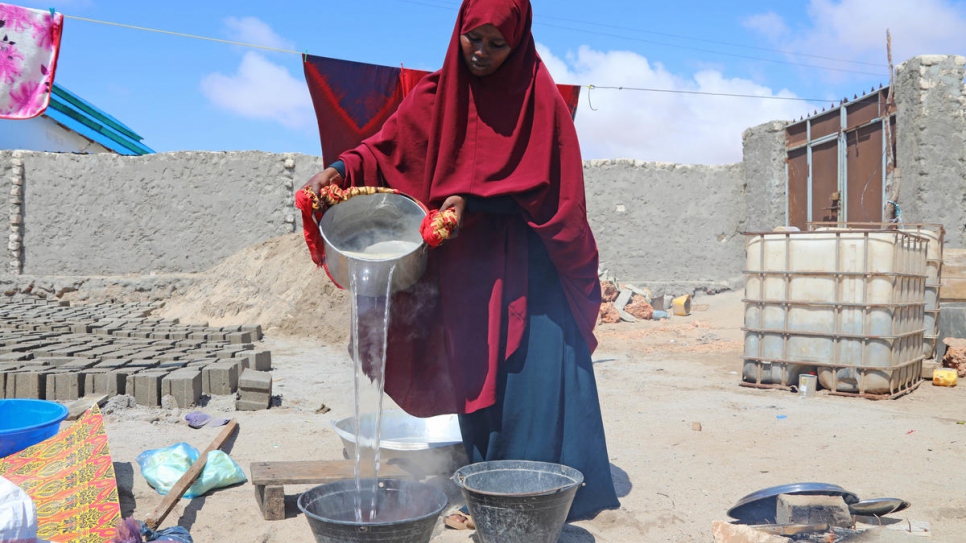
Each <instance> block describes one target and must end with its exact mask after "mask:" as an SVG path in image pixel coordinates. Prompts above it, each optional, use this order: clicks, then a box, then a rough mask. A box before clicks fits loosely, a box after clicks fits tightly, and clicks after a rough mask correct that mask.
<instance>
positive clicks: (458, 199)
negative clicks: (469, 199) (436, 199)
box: [439, 194, 466, 230]
mask: <svg viewBox="0 0 966 543" xmlns="http://www.w3.org/2000/svg"><path fill="white" fill-rule="evenodd" d="M447 209H452V210H453V212H455V213H456V225H457V226H456V228H457V230H458V229H459V228H460V227H462V226H463V211H464V210H465V209H466V198H464V197H462V196H460V195H458V194H454V195H453V196H450V197H449V198H447V199H445V200H443V205H442V206H440V208H439V210H440V211H446V210H447Z"/></svg>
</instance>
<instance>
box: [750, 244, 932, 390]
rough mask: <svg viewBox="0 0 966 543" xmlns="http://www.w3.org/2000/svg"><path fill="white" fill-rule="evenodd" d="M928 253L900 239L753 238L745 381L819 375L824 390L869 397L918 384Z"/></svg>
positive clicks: (793, 380) (785, 381)
mask: <svg viewBox="0 0 966 543" xmlns="http://www.w3.org/2000/svg"><path fill="white" fill-rule="evenodd" d="M927 246H928V240H927V239H926V238H924V237H922V236H919V235H915V234H912V233H909V232H903V231H900V230H857V229H849V228H841V229H840V228H828V229H818V230H816V231H809V232H767V233H759V234H747V236H746V246H745V248H746V258H747V261H746V265H745V326H744V331H745V349H744V361H745V362H744V368H743V372H742V378H743V380H744V381H745V382H748V383H755V384H759V385H761V384H764V385H769V384H772V385H779V386H789V385H794V384H797V383H798V375H800V374H801V373H811V372H815V373H817V374H818V377H819V383H820V384H821V385H822V386H823V387H824V388H827V389H831V390H833V391H835V392H841V393H857V394H872V395H881V394H896V393H898V392H901V391H902V390H904V389H906V388H907V387H909V386H911V385H912V384H914V383H917V382H918V381H919V379H920V375H921V365H922V360H923V329H924V324H923V319H924V311H925V305H926V304H925V286H926V249H927Z"/></svg>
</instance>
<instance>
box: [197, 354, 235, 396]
mask: <svg viewBox="0 0 966 543" xmlns="http://www.w3.org/2000/svg"><path fill="white" fill-rule="evenodd" d="M241 369H242V368H241V364H240V363H239V362H236V361H231V362H216V363H214V364H209V365H207V366H205V368H204V369H203V370H201V376H202V380H201V388H202V392H204V393H205V394H217V395H227V394H231V393H233V392H235V389H237V388H238V373H239V372H240V371H241Z"/></svg>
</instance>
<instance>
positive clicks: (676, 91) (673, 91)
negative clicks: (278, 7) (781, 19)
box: [64, 15, 829, 103]
mask: <svg viewBox="0 0 966 543" xmlns="http://www.w3.org/2000/svg"><path fill="white" fill-rule="evenodd" d="M64 18H65V19H73V20H76V21H83V22H86V23H95V24H102V25H108V26H116V27H121V28H129V29H132V30H140V31H143V32H156V33H158V34H167V35H170V36H178V37H182V38H191V39H195V40H204V41H212V42H217V43H224V44H228V45H238V46H241V47H251V48H253V49H263V50H265V51H272V52H275V53H286V54H292V55H307V54H309V53H308V51H294V50H291V49H280V48H277V47H268V46H265V45H258V44H254V43H246V42H240V41H234V40H224V39H220V38H212V37H209V36H199V35H197V34H187V33H184V32H174V31H171V30H162V29H158V28H149V27H146V26H136V25H129V24H124V23H115V22H112V21H101V20H98V19H89V18H87V17H78V16H76V15H64ZM579 86H581V87H585V88H586V89H587V90H588V91H591V90H595V89H606V90H618V91H637V92H662V93H670V94H693V95H701V96H722V97H730V98H757V99H760V100H791V101H800V102H817V103H824V102H829V100H826V99H818V98H797V97H791V96H760V95H756V94H735V93H723V92H704V91H689V90H679V89H653V88H647V87H624V86H617V87H615V86H606V85H594V84H587V85H579Z"/></svg>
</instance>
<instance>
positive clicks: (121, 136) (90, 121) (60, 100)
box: [0, 83, 154, 156]
mask: <svg viewBox="0 0 966 543" xmlns="http://www.w3.org/2000/svg"><path fill="white" fill-rule="evenodd" d="M142 140H143V138H142V137H141V136H139V135H138V134H137V133H136V132H134V131H133V130H131V129H130V128H128V127H127V126H125V125H124V124H123V123H122V122H120V121H118V120H117V119H115V118H114V117H112V116H110V115H108V114H107V113H105V112H104V111H102V110H100V109H98V108H97V107H95V106H94V105H93V104H91V103H89V102H87V101H86V100H84V99H82V98H81V97H79V96H77V95H76V94H74V93H72V92H70V91H69V90H67V89H65V88H64V87H62V86H60V85H58V84H56V83H55V84H54V86H53V91H52V92H51V94H50V105H49V106H48V107H47V109H46V111H44V113H43V114H41V115H38V116H37V117H34V118H32V119H25V120H10V119H3V120H0V149H23V150H28V151H49V152H58V153H83V154H92V153H116V154H118V155H128V156H138V155H146V154H151V153H154V151H153V150H152V149H151V148H150V147H147V146H146V145H144V143H143V142H142Z"/></svg>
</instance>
